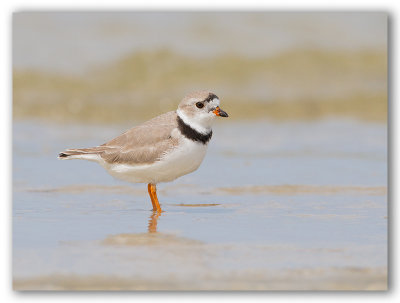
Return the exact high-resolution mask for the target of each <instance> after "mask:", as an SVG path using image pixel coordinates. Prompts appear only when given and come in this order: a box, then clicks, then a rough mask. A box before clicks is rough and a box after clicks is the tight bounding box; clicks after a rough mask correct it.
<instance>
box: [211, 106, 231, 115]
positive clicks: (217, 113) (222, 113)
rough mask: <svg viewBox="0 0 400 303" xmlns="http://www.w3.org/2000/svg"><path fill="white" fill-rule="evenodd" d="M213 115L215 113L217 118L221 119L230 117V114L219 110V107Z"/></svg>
mask: <svg viewBox="0 0 400 303" xmlns="http://www.w3.org/2000/svg"><path fill="white" fill-rule="evenodd" d="M213 113H214V114H215V115H216V116H219V117H229V116H228V114H227V113H226V112H224V111H223V110H222V109H220V108H219V106H217V107H216V108H215V109H214V110H213Z"/></svg>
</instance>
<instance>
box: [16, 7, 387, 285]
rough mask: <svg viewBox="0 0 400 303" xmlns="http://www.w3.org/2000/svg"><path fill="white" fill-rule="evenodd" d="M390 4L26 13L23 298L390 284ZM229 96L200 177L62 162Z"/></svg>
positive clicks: (20, 173) (20, 192)
mask: <svg viewBox="0 0 400 303" xmlns="http://www.w3.org/2000/svg"><path fill="white" fill-rule="evenodd" d="M387 18H388V17H387V14H385V13H380V12H362V13H357V12H337V13H330V12H313V13H305V12H302V13H296V12H291V13H289V12H51V11H48V12H17V13H15V14H14V16H13V34H12V37H13V41H12V42H13V176H12V177H13V228H12V232H13V285H14V289H16V290H44V289H50V290H77V289H79V290H110V289H112V290H118V289H123V290H135V289H141V290H159V289H165V290H254V289H256V290H384V289H387V219H388V213H387V82H388V80H387V59H388V58H387V43H388V42H387V33H388V29H387V26H388V23H387V22H388V20H387ZM198 89H205V90H210V91H212V92H214V93H215V94H216V95H217V96H219V97H220V99H221V107H222V108H223V109H224V110H225V111H226V112H228V113H229V118H227V119H218V120H217V121H216V123H215V126H214V128H213V139H212V140H211V141H210V144H209V147H208V152H207V156H206V157H205V159H204V161H203V163H202V165H201V166H200V167H199V169H198V170H197V171H195V172H193V173H191V174H189V175H186V176H183V177H181V178H178V179H177V180H175V181H174V182H170V183H165V184H158V193H159V195H158V197H159V199H160V203H161V205H162V207H163V210H165V212H163V213H162V214H161V215H160V216H158V215H154V214H153V213H152V211H151V203H150V201H149V198H148V195H147V190H146V185H144V184H128V183H124V182H121V181H118V180H115V179H114V178H112V177H111V176H110V175H108V174H107V173H106V172H105V171H104V170H103V168H102V167H101V166H100V165H97V164H96V163H93V162H88V161H59V160H57V155H58V153H59V152H61V151H63V150H65V149H66V148H77V147H78V148H79V147H89V146H96V145H99V144H102V143H104V142H106V141H108V140H110V139H111V138H113V137H116V136H117V135H119V134H120V133H122V132H123V131H125V130H126V129H128V128H130V127H132V126H135V125H137V124H138V123H140V122H143V121H145V120H147V119H149V118H152V117H154V116H156V115H159V114H161V113H163V112H166V111H170V110H175V109H176V107H177V105H178V103H179V102H180V100H181V99H182V98H183V96H184V95H185V94H186V93H188V92H190V91H192V90H198Z"/></svg>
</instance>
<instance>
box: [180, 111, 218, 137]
mask: <svg viewBox="0 0 400 303" xmlns="http://www.w3.org/2000/svg"><path fill="white" fill-rule="evenodd" d="M176 113H177V114H178V117H179V118H181V119H182V121H183V122H185V123H186V124H187V125H189V126H190V127H191V128H193V129H194V130H196V131H198V132H199V133H201V134H203V135H206V134H208V133H209V132H210V131H211V126H209V127H205V126H203V125H202V124H201V123H200V122H201V121H198V120H196V119H193V118H188V116H186V115H185V113H184V112H182V111H181V110H180V109H179V108H178V109H177V110H176Z"/></svg>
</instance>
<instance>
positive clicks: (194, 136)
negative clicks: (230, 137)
mask: <svg viewBox="0 0 400 303" xmlns="http://www.w3.org/2000/svg"><path fill="white" fill-rule="evenodd" d="M177 121H178V129H179V130H180V132H181V133H182V135H184V136H185V137H186V138H188V139H190V140H193V141H197V142H201V143H203V144H206V143H207V142H208V141H210V139H211V136H212V130H211V131H210V132H209V133H208V134H206V135H203V134H201V133H199V132H198V131H197V130H195V129H193V128H191V127H190V126H189V125H187V124H186V123H185V122H183V120H182V119H181V117H179V116H178V117H177Z"/></svg>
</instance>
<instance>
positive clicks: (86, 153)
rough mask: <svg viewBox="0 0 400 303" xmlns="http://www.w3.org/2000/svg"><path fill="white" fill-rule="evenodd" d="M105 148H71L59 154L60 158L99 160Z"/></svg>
mask: <svg viewBox="0 0 400 303" xmlns="http://www.w3.org/2000/svg"><path fill="white" fill-rule="evenodd" d="M102 151H103V149H102V148H101V147H100V146H97V147H90V148H69V149H67V150H65V151H63V152H61V153H59V154H58V159H62V160H66V159H68V160H69V159H84V160H94V161H96V160H98V159H99V156H100V153H101V152H102Z"/></svg>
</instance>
